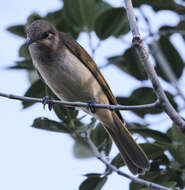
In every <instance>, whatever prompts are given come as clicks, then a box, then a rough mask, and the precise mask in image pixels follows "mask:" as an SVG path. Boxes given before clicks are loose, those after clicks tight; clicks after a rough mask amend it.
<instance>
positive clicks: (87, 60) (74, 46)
mask: <svg viewBox="0 0 185 190" xmlns="http://www.w3.org/2000/svg"><path fill="white" fill-rule="evenodd" d="M60 35H61V39H62V40H63V42H64V44H65V45H66V46H67V47H68V48H69V49H70V51H72V53H73V54H74V55H75V56H76V57H78V58H79V59H80V60H81V61H82V62H83V63H84V65H85V66H86V67H88V69H89V70H90V71H91V72H92V74H93V75H94V77H95V78H96V79H97V81H98V82H99V84H100V86H101V87H102V89H103V91H104V92H105V94H106V95H107V97H108V99H109V102H110V104H113V105H116V104H117V100H116V98H115V96H114V95H113V93H112V91H111V89H110V87H109V85H108V84H107V82H106V81H105V79H104V77H103V75H102V74H101V72H100V71H99V69H98V67H97V66H96V63H95V62H94V61H93V59H92V58H91V57H90V55H89V54H88V53H87V52H86V50H85V49H84V48H83V47H82V46H81V45H80V44H78V43H77V42H76V41H75V40H74V39H72V38H71V37H70V36H69V35H67V34H65V33H63V32H60ZM116 113H117V115H118V116H119V118H120V119H121V120H122V121H123V118H122V116H121V114H120V112H119V111H116Z"/></svg>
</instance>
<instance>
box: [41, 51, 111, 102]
mask: <svg viewBox="0 0 185 190" xmlns="http://www.w3.org/2000/svg"><path fill="white" fill-rule="evenodd" d="M38 67H39V68H38V70H39V72H40V74H41V76H42V77H43V79H44V81H45V82H46V83H47V85H48V86H49V87H50V88H51V89H52V90H53V91H54V93H55V94H56V95H57V96H58V97H59V98H60V99H63V100H68V101H81V102H88V101H90V100H92V99H95V100H96V102H97V103H108V99H107V97H106V96H105V94H104V93H103V91H102V88H101V86H100V84H99V83H98V81H97V80H96V78H95V77H94V76H93V75H92V73H91V72H90V71H89V69H87V67H85V66H84V64H83V63H82V62H81V61H80V60H79V59H77V58H76V57H75V56H73V55H72V54H71V52H69V51H68V50H66V51H65V54H64V56H62V57H61V59H59V60H58V63H57V62H56V63H52V64H48V65H44V64H39V66H38ZM103 99H104V101H103V102H102V100H103Z"/></svg>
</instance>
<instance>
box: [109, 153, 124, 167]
mask: <svg viewBox="0 0 185 190" xmlns="http://www.w3.org/2000/svg"><path fill="white" fill-rule="evenodd" d="M111 164H112V165H114V166H116V167H117V168H120V167H122V166H124V165H125V163H124V162H123V159H122V158H121V155H120V153H119V154H117V155H116V156H115V157H114V158H113V159H112V161H111Z"/></svg>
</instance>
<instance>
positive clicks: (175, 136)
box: [167, 125, 185, 165]
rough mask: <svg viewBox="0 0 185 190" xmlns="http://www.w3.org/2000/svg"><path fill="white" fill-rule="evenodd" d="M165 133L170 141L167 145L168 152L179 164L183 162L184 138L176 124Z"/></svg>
mask: <svg viewBox="0 0 185 190" xmlns="http://www.w3.org/2000/svg"><path fill="white" fill-rule="evenodd" d="M167 135H168V136H169V137H170V138H171V140H172V143H171V145H170V146H168V148H169V151H170V153H171V154H172V156H173V157H174V159H175V160H176V161H177V162H179V164H181V165H184V164H185V159H184V158H185V148H184V147H185V138H184V135H183V134H182V132H181V131H180V129H179V128H178V127H177V126H175V125H174V126H173V127H172V128H171V129H169V130H168V132H167Z"/></svg>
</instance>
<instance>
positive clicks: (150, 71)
mask: <svg viewBox="0 0 185 190" xmlns="http://www.w3.org/2000/svg"><path fill="white" fill-rule="evenodd" d="M124 1H125V6H126V11H127V16H128V20H129V24H130V28H131V31H132V35H133V45H135V47H136V49H137V53H138V55H139V58H140V60H141V62H142V63H143V65H144V68H145V71H146V73H147V75H148V77H149V79H150V80H151V82H152V85H153V89H154V91H155V94H156V95H157V97H158V99H159V102H160V103H161V106H162V109H163V110H164V111H165V112H166V113H167V114H168V116H169V117H170V118H171V119H172V121H173V122H174V123H175V124H176V125H178V126H179V127H180V129H181V131H182V132H183V133H185V121H184V120H183V119H182V118H181V117H180V116H179V115H178V113H177V112H176V110H175V109H174V108H173V106H172V105H171V104H170V102H169V100H168V98H167V97H166V94H165V93H164V90H163V88H162V86H161V84H160V82H159V79H158V76H157V73H156V72H155V70H154V67H153V65H152V63H151V61H150V59H149V55H148V53H147V51H146V49H145V46H144V42H143V40H142V39H141V37H140V33H139V30H138V26H137V23H136V17H135V15H134V9H133V5H132V2H131V0H124Z"/></svg>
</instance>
